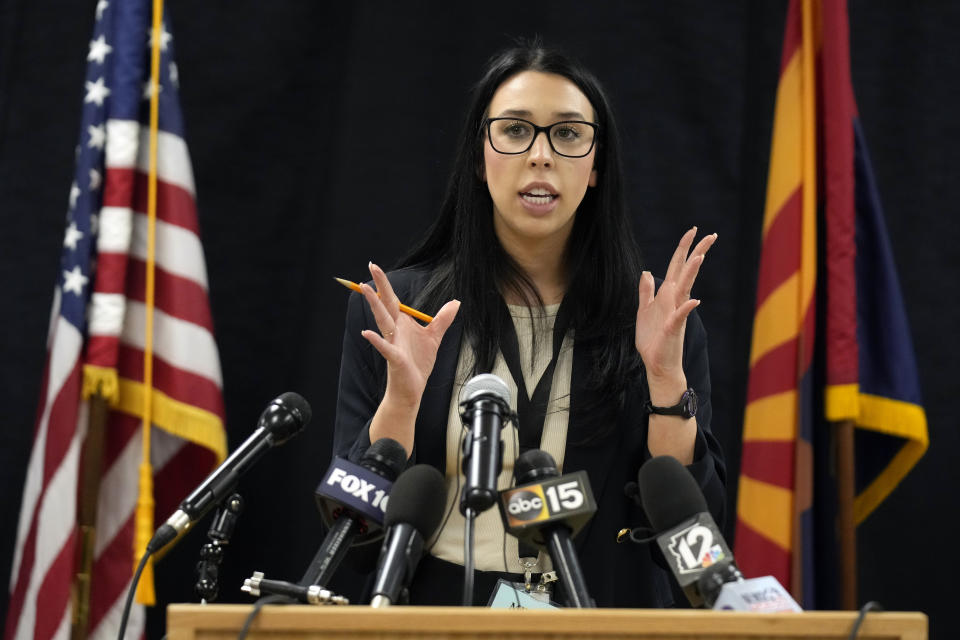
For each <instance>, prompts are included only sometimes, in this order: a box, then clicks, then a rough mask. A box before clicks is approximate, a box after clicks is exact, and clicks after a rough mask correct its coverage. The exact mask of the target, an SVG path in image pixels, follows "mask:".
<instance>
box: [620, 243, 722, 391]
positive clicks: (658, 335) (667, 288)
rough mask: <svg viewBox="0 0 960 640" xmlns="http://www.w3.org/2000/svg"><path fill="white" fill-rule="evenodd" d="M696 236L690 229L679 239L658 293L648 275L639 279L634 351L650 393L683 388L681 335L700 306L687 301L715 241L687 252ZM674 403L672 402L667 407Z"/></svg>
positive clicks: (644, 273)
mask: <svg viewBox="0 0 960 640" xmlns="http://www.w3.org/2000/svg"><path fill="white" fill-rule="evenodd" d="M696 234H697V228H696V227H693V228H692V229H690V230H689V231H687V232H686V233H685V234H683V237H682V238H680V244H679V245H678V246H677V249H676V251H674V252H673V257H672V258H671V259H670V266H669V267H668V268H667V275H666V277H665V278H664V281H663V284H661V285H660V289H659V290H656V287H655V285H654V281H653V275H651V273H650V272H649V271H644V272H643V275H642V276H641V277H640V285H639V293H640V302H639V305H638V307H637V328H636V347H637V351H638V352H639V353H640V357H641V358H642V359H643V365H644V367H645V368H646V370H647V379H648V384H649V385H651V392H652V391H653V389H652V387H653V385H655V384H657V383H659V382H666V383H673V386H676V385H677V384H678V383H679V384H680V385H686V377H685V376H684V373H683V335H684V331H685V329H686V326H687V316H688V315H690V312H691V311H693V310H694V309H695V308H696V307H697V306H698V305H699V304H700V301H699V300H692V299H691V298H690V290H691V289H692V288H693V283H694V281H695V280H696V279H697V274H698V273H699V272H700V265H702V264H703V260H704V257H705V256H706V254H707V251H709V250H710V247H711V246H713V243H714V242H715V241H716V239H717V234H715V233H713V234H711V235H708V236H705V237H704V238H702V239H701V240H700V242H698V243H697V246H695V247H694V248H693V251H691V250H690V246H691V245H692V244H693V239H694V238H695V237H696ZM684 388H685V386H684ZM654 400H655V399H654ZM675 401H676V399H673V400H672V401H671V404H672V403H673V402H675ZM655 403H656V402H655Z"/></svg>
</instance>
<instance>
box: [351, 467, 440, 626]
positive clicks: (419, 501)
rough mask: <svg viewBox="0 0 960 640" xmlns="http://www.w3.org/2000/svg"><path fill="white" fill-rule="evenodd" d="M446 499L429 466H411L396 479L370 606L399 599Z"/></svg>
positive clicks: (433, 469)
mask: <svg viewBox="0 0 960 640" xmlns="http://www.w3.org/2000/svg"><path fill="white" fill-rule="evenodd" d="M446 497H447V491H446V487H445V486H444V483H443V476H442V475H440V472H439V471H437V470H436V469H435V468H433V467H431V466H430V465H427V464H418V465H414V466H412V467H410V468H409V469H407V470H406V471H404V472H403V473H402V474H400V477H399V478H397V481H396V482H395V483H394V484H393V490H392V491H391V492H390V502H389V504H387V513H386V516H385V517H384V521H383V524H384V526H386V527H388V530H387V537H386V538H385V539H384V541H383V546H382V547H381V548H380V558H379V559H378V560H377V573H376V578H375V580H374V583H373V591H372V593H373V599H372V600H371V601H370V606H372V607H378V608H380V607H388V606H390V605H391V604H393V603H395V602H397V600H398V599H400V596H401V594H402V593H403V592H404V591H405V590H406V587H407V585H409V584H410V580H411V579H412V578H413V573H414V571H415V570H416V568H417V563H419V562H420V557H421V556H422V555H423V542H424V540H426V539H428V538H429V537H430V536H432V535H433V533H434V531H436V529H437V526H438V525H439V524H440V520H441V518H443V507H444V504H445V503H446Z"/></svg>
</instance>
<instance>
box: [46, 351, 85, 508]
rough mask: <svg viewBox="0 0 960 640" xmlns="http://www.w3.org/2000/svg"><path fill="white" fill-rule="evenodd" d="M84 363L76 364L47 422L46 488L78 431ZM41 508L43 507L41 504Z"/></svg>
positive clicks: (54, 403)
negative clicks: (81, 373)
mask: <svg viewBox="0 0 960 640" xmlns="http://www.w3.org/2000/svg"><path fill="white" fill-rule="evenodd" d="M80 383H81V376H80V361H79V360H77V361H76V362H74V363H73V369H72V370H71V371H70V373H69V374H68V375H67V377H66V379H65V380H64V381H63V386H62V387H61V388H60V391H59V392H58V393H57V397H56V398H54V399H53V405H52V406H51V407H50V416H49V418H48V419H47V441H46V449H45V450H44V452H43V486H44V488H46V486H47V485H48V484H49V482H50V478H51V477H53V474H54V473H56V471H57V469H58V468H59V467H60V464H61V463H62V462H63V459H64V458H65V457H66V455H67V451H68V450H69V449H70V442H71V441H72V440H73V434H74V432H75V431H76V430H77V414H78V412H79V409H80V407H79V403H80ZM38 504H39V503H38Z"/></svg>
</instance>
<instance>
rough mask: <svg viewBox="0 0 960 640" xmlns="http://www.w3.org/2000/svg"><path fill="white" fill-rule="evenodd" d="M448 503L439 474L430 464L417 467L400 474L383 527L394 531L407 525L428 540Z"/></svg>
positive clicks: (394, 485)
mask: <svg viewBox="0 0 960 640" xmlns="http://www.w3.org/2000/svg"><path fill="white" fill-rule="evenodd" d="M446 501H447V489H446V487H445V486H444V484H443V476H442V475H441V474H440V472H439V471H437V470H436V469H435V468H434V467H431V466H430V465H428V464H416V465H414V466H412V467H410V468H409V469H407V470H406V471H404V472H403V473H401V474H400V477H399V478H397V481H396V482H394V483H393V487H392V488H391V489H390V500H389V501H388V502H387V512H386V513H385V514H384V518H383V524H384V526H385V527H391V526H393V525H394V524H396V523H398V522H405V523H407V524H410V525H412V526H413V528H414V529H416V530H417V531H419V532H420V535H422V536H423V537H424V539H426V538H429V537H430V536H432V535H433V532H434V531H436V529H437V525H439V524H440V519H441V518H443V508H444V506H446Z"/></svg>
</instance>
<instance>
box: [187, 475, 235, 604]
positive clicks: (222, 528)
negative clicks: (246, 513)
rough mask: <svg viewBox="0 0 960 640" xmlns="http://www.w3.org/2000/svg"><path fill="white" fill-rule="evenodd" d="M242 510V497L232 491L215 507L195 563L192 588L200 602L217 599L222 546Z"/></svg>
mask: <svg viewBox="0 0 960 640" xmlns="http://www.w3.org/2000/svg"><path fill="white" fill-rule="evenodd" d="M242 512H243V498H242V497H241V496H240V494H239V493H234V494H233V495H231V496H230V497H229V498H227V499H226V500H225V501H224V503H223V504H222V505H221V506H220V508H218V509H217V513H216V515H214V518H213V522H212V523H211V524H210V529H209V530H208V531H207V537H209V538H210V542H208V543H207V544H205V545H203V548H201V549H200V562H198V563H197V583H196V584H195V585H194V587H193V588H194V590H195V591H196V592H197V595H198V596H199V597H200V603H201V604H207V603H208V602H213V601H214V600H216V599H217V594H218V593H219V591H220V585H219V577H220V565H221V563H222V562H223V555H224V547H226V546H227V545H228V544H230V537H231V536H232V535H233V530H234V529H235V528H236V526H237V520H239V519H240V514H241V513H242Z"/></svg>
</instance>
